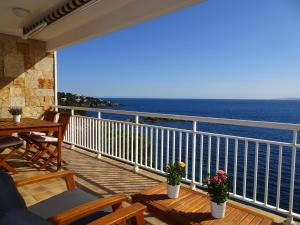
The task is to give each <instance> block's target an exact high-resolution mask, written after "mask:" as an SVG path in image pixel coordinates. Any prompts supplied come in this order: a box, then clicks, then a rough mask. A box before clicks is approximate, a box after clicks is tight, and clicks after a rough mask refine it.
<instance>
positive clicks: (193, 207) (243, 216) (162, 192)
mask: <svg viewBox="0 0 300 225" xmlns="http://www.w3.org/2000/svg"><path fill="white" fill-rule="evenodd" d="M132 200H133V202H140V203H142V204H144V205H146V206H147V207H148V210H149V211H150V212H152V213H153V214H154V215H155V216H157V217H158V218H160V219H162V220H163V221H165V222H167V223H170V224H175V225H177V224H180V225H183V224H184V225H188V224H195V225H196V224H210V225H213V224H223V225H225V224H227V225H229V224H233V225H238V224H241V225H250V224H251V225H256V224H257V225H258V224H260V225H262V224H264V225H267V224H272V219H271V218H269V217H267V216H265V215H262V214H260V213H259V212H257V211H254V210H251V209H250V208H246V207H243V206H238V205H235V204H232V203H230V202H227V207H226V214H225V218H224V219H215V218H213V217H212V216H211V209H210V200H209V198H208V196H207V195H206V194H204V193H201V192H198V191H193V190H191V189H189V188H186V187H184V186H181V188H180V195H179V198H177V199H169V198H168V196H167V184H166V183H161V184H159V185H156V186H154V187H152V188H150V189H146V190H145V191H143V192H141V193H139V194H135V195H133V196H132Z"/></svg>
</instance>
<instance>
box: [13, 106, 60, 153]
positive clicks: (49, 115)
mask: <svg viewBox="0 0 300 225" xmlns="http://www.w3.org/2000/svg"><path fill="white" fill-rule="evenodd" d="M56 115H57V112H56V111H49V110H47V111H45V112H44V114H43V115H42V118H43V120H45V121H51V122H54V121H55V120H56ZM32 134H34V135H43V136H44V135H50V134H49V133H47V132H25V133H19V134H18V136H19V137H20V138H22V139H23V140H24V141H26V149H25V151H24V152H23V154H22V157H27V156H28V155H29V154H31V155H32V156H33V155H35V154H36V153H37V152H36V151H33V150H32V147H33V145H34V143H32V142H31V140H30V135H32Z"/></svg>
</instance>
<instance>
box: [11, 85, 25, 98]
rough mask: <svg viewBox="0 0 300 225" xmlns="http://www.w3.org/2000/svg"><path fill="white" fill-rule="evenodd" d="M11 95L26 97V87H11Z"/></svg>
mask: <svg viewBox="0 0 300 225" xmlns="http://www.w3.org/2000/svg"><path fill="white" fill-rule="evenodd" d="M10 96H11V97H19V96H23V97H24V89H23V88H17V87H11V88H10Z"/></svg>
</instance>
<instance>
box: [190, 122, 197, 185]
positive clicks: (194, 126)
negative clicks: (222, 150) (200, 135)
mask: <svg viewBox="0 0 300 225" xmlns="http://www.w3.org/2000/svg"><path fill="white" fill-rule="evenodd" d="M196 132H197V121H193V145H192V183H191V189H193V190H195V189H196V184H195V166H196V140H197V133H196Z"/></svg>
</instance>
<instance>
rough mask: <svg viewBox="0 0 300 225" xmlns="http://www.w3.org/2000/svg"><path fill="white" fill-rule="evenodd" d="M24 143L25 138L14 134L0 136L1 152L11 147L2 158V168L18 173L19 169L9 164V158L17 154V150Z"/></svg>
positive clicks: (0, 162) (0, 161) (0, 163)
mask: <svg viewBox="0 0 300 225" xmlns="http://www.w3.org/2000/svg"><path fill="white" fill-rule="evenodd" d="M22 145H23V140H21V139H20V138H17V137H14V136H0V153H2V152H4V150H6V149H10V152H9V153H8V154H6V155H5V156H4V157H3V158H1V159H0V168H1V167H2V168H4V169H5V170H7V171H9V172H12V173H16V172H17V171H16V170H15V168H13V167H12V166H11V165H9V164H8V160H9V159H11V158H12V157H13V155H15V154H16V152H17V150H18V149H19V148H20V147H21V146H22Z"/></svg>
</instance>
